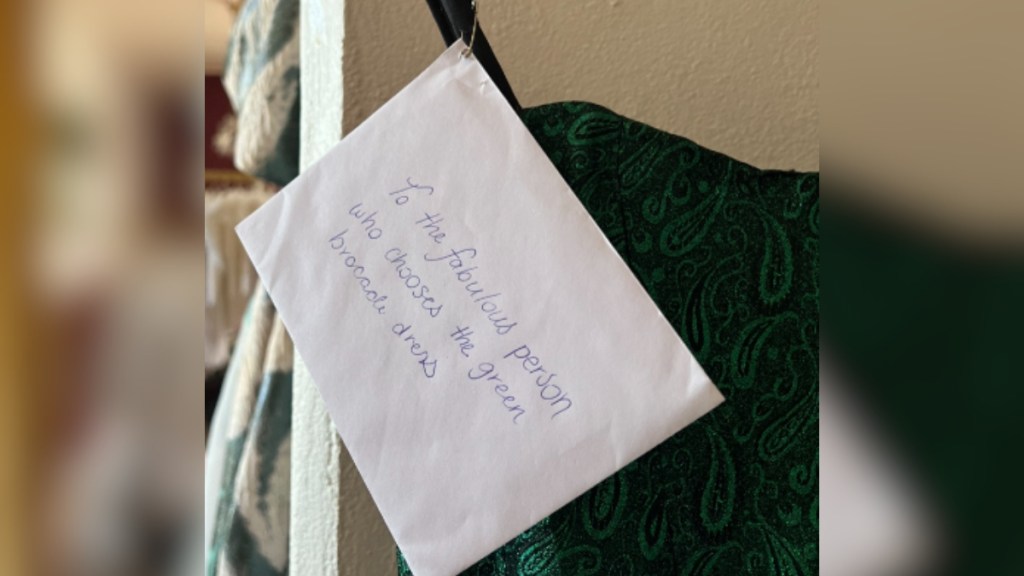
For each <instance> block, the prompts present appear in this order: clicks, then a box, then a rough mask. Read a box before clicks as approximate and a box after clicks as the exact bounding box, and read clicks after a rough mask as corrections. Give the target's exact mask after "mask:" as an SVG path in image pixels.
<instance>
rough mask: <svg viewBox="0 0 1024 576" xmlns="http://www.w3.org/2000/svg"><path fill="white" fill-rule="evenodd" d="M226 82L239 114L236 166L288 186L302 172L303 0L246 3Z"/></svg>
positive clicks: (240, 14) (238, 19)
mask: <svg viewBox="0 0 1024 576" xmlns="http://www.w3.org/2000/svg"><path fill="white" fill-rule="evenodd" d="M223 82H224V90H225V91H226V92H227V94H228V98H230V100H231V106H232V107H233V108H234V109H235V113H236V114H237V115H238V131H237V133H236V135H235V154H234V162H235V166H236V167H237V168H238V169H239V170H241V171H242V172H245V173H246V174H250V175H252V176H256V177H257V178H262V179H264V180H268V181H270V182H273V183H275V184H279V185H282V186H283V185H285V184H287V183H288V182H290V181H291V180H292V179H293V178H295V177H296V176H298V175H299V104H300V98H299V0H247V1H246V2H245V3H244V4H243V5H242V8H241V10H240V11H239V12H238V15H237V16H236V17H235V23H234V26H233V28H232V29H231V38H230V41H229V43H228V50H227V59H226V61H225V63H224V76H223Z"/></svg>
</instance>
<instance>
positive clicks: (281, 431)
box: [205, 286, 293, 576]
mask: <svg viewBox="0 0 1024 576" xmlns="http://www.w3.org/2000/svg"><path fill="white" fill-rule="evenodd" d="M292 360H293V347H292V341H291V338H290V337H289V336H288V333H287V332H286V331H285V328H284V324H283V323H282V322H281V320H280V318H279V317H278V316H277V312H276V311H275V309H274V306H273V304H272V303H271V301H270V297H269V296H267V294H266V292H264V291H263V288H262V286H260V287H258V288H257V290H256V293H255V295H254V296H253V298H252V300H251V301H250V303H249V307H248V308H247V309H246V312H245V316H244V318H243V320H242V328H241V331H240V333H239V337H238V341H237V343H236V345H235V352H234V354H233V355H232V357H231V362H230V364H229V365H228V371H227V374H226V376H225V378H224V388H223V391H222V392H221V398H220V401H219V402H218V403H217V410H216V412H215V413H214V416H213V422H212V424H211V430H210V436H209V439H208V441H207V450H206V494H205V497H206V526H205V528H206V542H205V548H206V575H207V576H214V575H221V576H227V575H236V574H239V575H241V574H248V575H254V576H257V575H258V576H283V575H284V574H287V573H288V526H289V516H288V514H289V511H290V509H291V508H290V497H291V492H290V487H291V475H290V474H291V424H292Z"/></svg>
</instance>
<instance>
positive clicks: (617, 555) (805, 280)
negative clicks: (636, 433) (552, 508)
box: [399, 102, 819, 576]
mask: <svg viewBox="0 0 1024 576" xmlns="http://www.w3.org/2000/svg"><path fill="white" fill-rule="evenodd" d="M523 121H524V122H525V123H526V125H527V127H528V128H529V129H530V131H531V132H532V133H533V136H534V137H535V138H536V139H537V141H538V142H539V144H540V146H541V148H543V149H544V151H545V153H547V155H548V156H549V157H550V159H551V161H552V162H553V163H554V165H555V166H556V167H557V168H558V170H559V172H561V174H562V176H563V177H564V178H565V180H566V181H567V182H568V183H569V185H570V187H571V188H572V189H573V191H574V192H575V193H576V195H577V196H578V197H579V199H580V201H581V202H582V203H583V205H584V206H585V207H586V208H587V210H588V211H589V212H590V214H591V216H592V217H593V218H594V220H595V221H596V222H597V224H598V225H599V226H600V227H601V229H602V230H603V231H604V234H605V235H606V236H607V237H608V239H609V240H610V241H611V243H612V244H613V245H614V246H615V249H616V250H618V252H619V254H620V255H621V256H622V258H623V259H624V260H625V261H626V263H627V264H628V265H629V267H630V269H631V270H632V271H633V273H634V274H636V276H637V278H639V279H640V281H641V282H642V283H643V285H644V287H645V288H646V289H647V292H648V293H649V294H650V295H651V298H653V299H654V301H655V302H656V303H657V305H658V306H659V308H660V309H661V311H662V312H663V313H664V314H665V317H666V318H667V319H668V320H669V322H670V323H671V324H672V325H673V326H674V327H675V329H676V331H677V332H678V333H679V335H680V337H681V338H682V339H683V341H684V342H686V345H687V346H688V347H689V348H690V350H691V351H692V352H693V353H694V355H695V356H696V357H697V359H698V360H699V361H700V363H701V365H702V366H703V367H704V369H705V371H706V372H707V373H708V375H709V376H710V377H711V379H712V381H714V382H715V384H716V385H717V386H718V388H719V389H720V390H721V391H722V393H723V394H724V395H725V397H726V402H725V403H724V404H722V405H721V406H719V407H718V408H716V409H715V410H713V411H712V412H711V413H710V414H708V415H706V416H704V417H702V418H701V419H700V420H698V421H697V422H696V423H695V424H693V425H691V426H689V427H688V428H686V429H685V430H683V431H681V432H679V433H678V434H676V435H675V436H673V437H672V438H670V439H669V440H667V441H666V442H664V443H662V444H661V445H659V446H657V447H656V448H654V449H653V450H651V451H650V452H649V453H647V454H646V455H644V456H642V457H641V458H639V459H637V460H636V461H634V462H632V463H631V464H629V465H628V466H626V467H625V468H624V469H622V470H621V471H620V472H618V473H617V474H615V475H613V476H612V477H610V478H608V479H607V480H605V481H604V482H602V483H600V484H598V485H597V486H596V487H594V488H593V489H591V490H590V491H589V492H587V493H586V494H584V495H583V496H581V497H579V498H577V499H576V500H574V501H573V502H571V503H569V504H568V505H566V506H564V507H563V508H562V509H560V510H558V511H557V512H555V513H554V514H552V515H551V516H550V517H548V518H546V519H544V520H543V521H541V522H540V523H538V524H537V525H535V526H534V527H532V528H530V529H529V530H527V531H526V532H524V533H523V534H521V535H520V536H518V537H517V538H515V539H513V540H512V541H511V542H509V543H508V544H506V545H505V546H504V547H502V548H501V549H499V550H498V551H496V552H494V553H493V554H491V555H489V556H488V557H486V558H484V559H483V560H481V561H480V562H479V563H477V564H476V565H474V566H473V567H471V568H470V569H469V570H467V571H466V572H465V574H488V575H489V574H508V575H517V576H529V575H555V574H566V575H586V574H601V575H604V574H614V575H619V574H622V575H637V576H639V575H641V574H644V575H648V574H650V575H661V574H671V575H684V576H687V575H705V574H785V575H798V574H817V572H818V300H819V288H818V268H819V260H818V243H819V225H818V174H817V173H797V172H782V171H765V170H759V169H756V168H754V167H752V166H749V165H747V164H744V163H742V162H739V161H737V160H733V159H731V158H729V157H727V156H725V155H722V154H719V153H717V152H714V151H711V150H708V149H706V148H702V147H700V146H698V145H697V144H695V143H693V142H691V141H690V140H687V139H685V138H682V137H679V136H675V135H672V134H668V133H665V132H662V131H659V130H656V129H654V128H651V127H649V126H646V125H644V124H641V123H638V122H634V121H632V120H629V119H627V118H623V117H622V116H619V115H616V114H615V113H613V112H611V111H609V110H607V109H604V108H602V107H600V106H596V105H593V104H587V103H582V102H567V103H559V104H551V105H545V106H540V107H537V108H532V109H527V110H525V111H524V112H523ZM638 424H640V425H642V423H638ZM399 573H400V574H409V573H410V572H409V569H408V567H407V566H406V565H405V563H404V561H402V559H401V557H400V558H399Z"/></svg>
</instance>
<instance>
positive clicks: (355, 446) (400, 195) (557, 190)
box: [238, 42, 723, 575]
mask: <svg viewBox="0 0 1024 576" xmlns="http://www.w3.org/2000/svg"><path fill="white" fill-rule="evenodd" d="M463 47H464V45H463V44H462V43H461V42H459V43H456V44H455V45H453V46H452V47H451V48H450V49H448V50H447V51H446V52H444V53H443V54H442V55H441V57H440V58H438V60H437V61H435V62H434V63H433V64H432V65H431V66H430V67H429V68H427V70H426V71H424V72H423V73H422V74H421V75H420V76H419V77H417V78H416V79H415V80H414V81H413V82H412V83H411V84H409V86H407V87H406V88H405V89H403V90H402V91H401V92H400V93H399V94H398V95H397V96H395V97H394V98H393V99H392V100H391V101H389V102H388V103H387V104H385V105H384V106H383V107H381V109H380V110H379V111H377V112H376V113H375V114H374V115H373V116H372V117H370V118H369V119H368V120H366V121H365V122H364V123H363V124H362V125H361V126H359V128H357V129H356V130H354V131H353V132H352V133H351V134H349V135H348V136H347V137H345V138H344V139H343V140H342V141H341V142H340V143H339V144H338V145H337V146H336V147H335V148H334V149H332V150H331V151H330V152H329V153H328V154H327V155H325V156H324V158H323V159H321V160H320V161H319V162H318V163H317V164H316V165H314V166H312V167H311V168H310V169H309V170H307V171H306V172H304V173H303V174H302V175H301V176H300V177H299V178H297V179H296V180H295V181H294V182H292V183H291V184H289V185H288V186H287V187H286V188H285V189H284V190H282V191H281V192H280V193H279V194H278V195H277V196H276V197H275V198H273V199H272V200H271V201H269V202H268V203H267V204H266V205H264V206H263V207H262V208H261V209H259V210H258V211H257V212H256V213H254V214H253V215H252V216H251V217H250V218H248V219H247V220H245V221H244V222H243V223H242V224H241V225H239V227H238V233H239V236H240V237H241V239H242V242H243V244H244V245H245V248H246V250H247V251H248V253H249V255H250V257H251V258H252V260H253V262H254V264H255V265H256V269H257V270H258V272H259V275H260V278H261V279H262V281H263V283H264V286H265V287H266V289H267V290H268V291H269V293H270V295H271V297H272V298H273V301H274V303H275V304H276V306H277V308H278V311H279V313H280V314H281V317H282V319H283V320H284V323H285V325H286V326H287V328H288V330H289V332H290V333H291V336H292V338H293V339H294V341H295V346H296V348H297V350H298V352H299V354H300V355H301V356H302V358H303V360H304V361H305V362H306V364H307V366H308V368H309V371H310V373H311V374H312V376H313V379H314V380H315V382H316V384H317V387H318V388H319V390H320V393H321V394H322V396H323V399H324V402H325V403H326V405H327V409H328V411H329V412H330V415H331V417H332V419H333V421H334V424H335V426H336V427H337V429H338V432H339V433H340V434H341V438H342V440H343V441H344V443H345V445H346V447H347V448H348V450H349V452H350V453H351V455H352V459H353V461H354V462H355V464H356V466H357V467H358V469H359V472H360V474H362V476H363V479H364V480H365V481H366V485H367V487H368V488H369V491H370V494H371V495H372V496H373V499H374V501H375V502H376V504H377V506H378V507H379V508H380V511H381V514H382V515H383V518H384V520H385V522H386V523H387V525H388V527H389V529H390V530H391V532H392V534H393V535H394V538H395V541H396V542H397V543H398V545H399V547H400V548H401V550H402V552H403V553H404V554H405V557H406V559H407V561H408V563H409V566H410V568H411V569H412V571H413V572H414V573H415V574H417V575H432V574H453V573H456V572H458V571H460V570H462V569H464V568H467V567H469V566H470V565H472V564H473V563H475V562H476V561H478V560H480V559H481V558H483V557H484V556H486V555H487V554H489V553H490V552H492V551H494V550H496V549H497V548H499V547H500V546H501V545H502V544H504V543H505V542H507V541H509V540H510V539H512V538H514V537H515V536H516V535H517V534H519V533H520V532H522V531H524V530H526V529H527V528H529V527H530V526H531V525H533V524H535V523H536V522H538V521H539V520H541V519H543V518H544V517H546V516H548V515H549V514H551V513H552V512H554V511H555V510H556V509H558V508H560V507H561V506H563V505H565V504H566V503H568V502H569V501H570V500H572V499H574V498H576V497H577V496H579V495H580V494H582V493H583V492H585V491H586V490H587V489H589V488H591V487H592V486H594V485H595V484H597V483H598V482H600V481H601V480H603V479H605V478H607V477H608V476H610V475H611V474H613V473H614V472H615V471H617V470H619V469H620V468H622V467H623V466H625V465H626V464H628V463H629V462H631V461H633V460H634V459H636V458H637V457H638V456H640V455H641V454H643V453H645V452H647V451H648V450H650V449H651V448H653V447H654V446H655V445H657V444H658V443H660V442H662V441H663V440H665V439H666V438H668V437H669V436H671V435H672V434H674V433H676V432H678V431H679V430H680V429H682V428H683V427H684V426H686V425H688V424H690V423H691V422H693V421H694V420H696V419H697V418H698V417H700V416H701V415H703V414H705V413H706V412H708V411H709V410H711V409H712V408H713V407H714V406H716V405H717V404H719V403H720V402H722V400H723V398H722V396H721V394H720V393H719V392H718V390H717V389H716V388H715V387H714V385H713V384H712V383H711V381H710V380H709V379H708V377H707V375H706V374H705V373H704V371H703V370H702V369H701V367H700V366H699V365H698V363H697V361H696V360H695V359H694V357H693V355H692V354H691V353H690V352H689V350H687V349H686V347H685V345H684V344H683V343H682V342H681V341H680V339H679V337H678V336H677V335H676V333H675V331H674V330H673V329H672V327H671V326H670V325H669V324H668V322H666V320H665V318H664V317H663V316H662V314H661V313H660V312H659V311H658V309H657V307H656V306H655V304H654V302H653V301H651V299H650V297H649V296H648V295H647V294H646V292H645V291H644V289H643V287H642V286H641V285H640V283H639V282H638V281H637V280H636V278H635V277H634V276H633V274H632V273H631V272H630V271H629V268H628V267H627V266H626V264H625V263H624V262H623V261H622V260H621V259H620V258H619V256H618V254H617V253H616V252H615V250H614V249H613V248H612V246H611V245H610V244H609V243H608V241H607V239H606V238H605V237H604V235H603V234H602V233H601V231H600V229H598V227H597V225H596V224H595V223H594V222H593V220H592V219H591V218H590V216H589V215H588V214H587V211H586V210H585V209H584V208H583V206H582V205H581V204H580V202H579V201H578V200H577V198H576V197H575V195H574V194H573V193H572V191H571V190H570V189H569V187H568V185H567V184H566V183H565V181H564V180H563V179H562V177H561V176H560V175H559V174H558V172H557V170H556V169H555V167H554V166H553V165H552V164H551V162H550V161H549V160H548V158H547V157H546V156H545V155H544V153H543V152H542V151H541V149H540V147H539V146H538V145H537V143H536V142H535V141H534V139H533V138H532V136H531V135H530V133H529V132H528V131H527V129H526V127H525V126H524V125H523V123H522V122H521V121H520V119H519V118H518V117H517V116H516V114H515V112H514V111H513V110H512V109H511V108H510V107H509V105H508V104H507V102H506V101H505V100H504V99H503V98H502V96H501V94H500V93H499V92H498V90H497V89H496V88H495V87H494V84H493V83H492V82H491V81H490V79H489V78H488V77H487V74H486V73H485V72H484V70H483V68H481V67H480V65H479V64H478V63H477V61H476V60H474V59H473V58H463V57H461V56H460V51H461V50H462V48H463ZM460 329H461V331H460Z"/></svg>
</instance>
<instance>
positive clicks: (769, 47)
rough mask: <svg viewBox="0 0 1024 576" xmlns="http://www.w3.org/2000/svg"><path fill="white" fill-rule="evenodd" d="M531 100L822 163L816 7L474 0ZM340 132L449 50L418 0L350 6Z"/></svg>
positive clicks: (697, 1) (776, 163) (763, 159)
mask: <svg viewBox="0 0 1024 576" xmlns="http://www.w3.org/2000/svg"><path fill="white" fill-rule="evenodd" d="M478 5H479V11H480V21H481V23H482V24H483V26H484V28H485V30H486V32H487V37H488V39H489V40H490V41H491V44H492V46H493V47H494V51H495V53H496V54H497V56H498V59H499V61H500V62H501V64H502V67H503V68H504V69H505V72H506V75H507V76H508V78H509V81H510V83H511V84H512V87H513V90H514V91H515V92H516V96H517V97H518V98H519V100H520V101H521V102H522V104H523V105H524V106H534V105H538V104H543V103H546V102H554V101H561V100H588V101H591V102H595V103H598V104H602V105H604V106H607V107H609V108H611V109H612V110H614V111H616V112H619V113H620V114H624V115H626V116H629V117H631V118H634V119H637V120H641V121H643V122H646V123H648V124H651V125H653V126H655V127H658V128H661V129H664V130H668V131H670V132H673V133H676V134H679V135H682V136H686V137H688V138H691V139H693V140H695V141H697V142H698V143H700V144H702V145H704V146H707V147H709V148H713V149H716V150H719V151H721V152H725V153H727V154H729V155H731V156H733V157H736V158H738V159H740V160H744V161H746V162H750V163H752V164H754V165H756V166H759V167H763V168H786V169H800V170H816V169H817V168H818V106H817V98H818V94H817V88H818V85H817V74H818V71H817V66H818V0H770V1H769V0H755V1H749V0H743V1H740V0H693V1H687V2H684V1H681V0H563V1H552V0H479V2H478ZM345 19H346V24H345V48H344V67H343V68H344V96H345V111H344V125H345V129H346V132H347V131H348V130H350V129H351V128H353V127H355V126H356V125H358V123H359V122H361V121H362V120H364V119H365V118H366V117H367V116H369V115H370V114H371V113H372V112H373V111H374V110H375V109H376V108H377V107H378V106H380V105H381V104H383V103H384V102H385V101H386V100H387V99H388V98H390V97H391V96H392V95H394V94H395V93H396V92H397V91H398V90H399V89H401V88H402V86H404V85H405V83H407V82H408V81H409V80H411V79H412V78H413V77H414V76H415V75H416V74H417V73H418V72H419V71H420V70H422V69H423V68H424V67H425V66H426V65H427V64H429V63H430V62H431V61H432V60H433V59H434V58H435V57H436V56H437V54H438V53H439V52H440V51H441V50H442V49H443V47H444V44H443V42H442V40H441V36H440V33H439V32H438V30H437V28H436V26H435V25H434V21H433V18H432V17H431V15H430V11H429V10H428V8H427V6H426V2H424V1H423V0H394V1H391V2H379V1H377V0H348V2H347V4H346V13H345Z"/></svg>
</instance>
